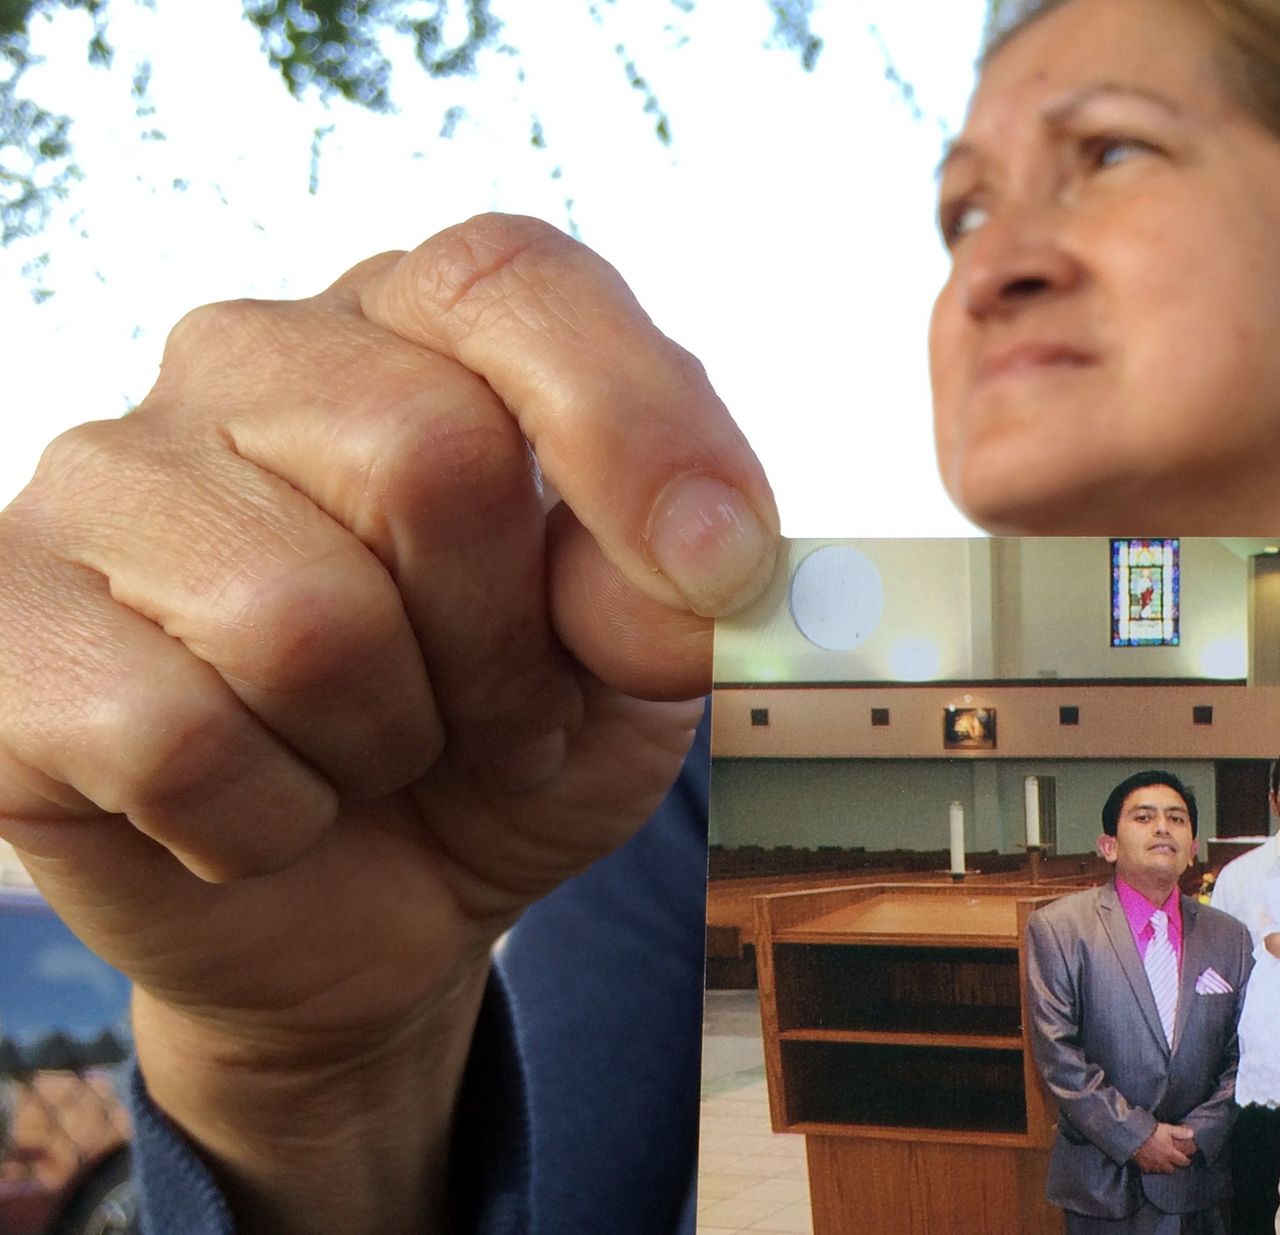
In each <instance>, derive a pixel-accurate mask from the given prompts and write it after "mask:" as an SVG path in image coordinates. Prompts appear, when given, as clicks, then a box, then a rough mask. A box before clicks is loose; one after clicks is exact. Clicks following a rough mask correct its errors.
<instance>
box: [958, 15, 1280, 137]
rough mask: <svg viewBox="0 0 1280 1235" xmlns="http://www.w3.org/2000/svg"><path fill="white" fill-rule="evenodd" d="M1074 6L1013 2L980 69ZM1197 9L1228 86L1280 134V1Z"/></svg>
mask: <svg viewBox="0 0 1280 1235" xmlns="http://www.w3.org/2000/svg"><path fill="white" fill-rule="evenodd" d="M1181 2H1182V3H1186V2H1187V0H1181ZM1070 3H1071V0H1013V3H1011V4H1007V5H1005V6H1004V11H1003V12H1002V15H1001V19H1000V20H998V21H997V22H995V23H994V25H993V26H992V28H991V29H989V30H988V31H987V39H986V44H985V46H984V47H983V49H982V55H981V57H980V59H979V61H978V66H979V68H980V69H985V68H986V67H987V65H988V64H990V63H991V60H992V59H993V58H994V56H995V55H996V53H997V52H999V51H1000V49H1001V48H1002V47H1004V46H1005V44H1006V43H1009V42H1011V41H1012V40H1013V39H1015V38H1016V37H1017V36H1018V35H1019V34H1021V33H1022V31H1023V30H1025V29H1026V28H1027V27H1028V26H1030V25H1032V24H1033V23H1035V22H1036V21H1038V20H1039V19H1040V18H1041V17H1045V16H1047V15H1048V14H1049V13H1052V12H1053V11H1054V10H1055V9H1060V8H1062V7H1063V5H1065V4H1070ZM1191 7H1192V8H1193V9H1194V10H1195V12H1197V13H1200V14H1201V15H1202V16H1203V17H1204V18H1205V20H1206V21H1207V22H1208V24H1209V26H1210V27H1211V29H1212V30H1213V31H1214V32H1215V33H1216V34H1217V35H1218V38H1219V40H1220V48H1219V54H1218V57H1217V58H1218V62H1219V63H1218V70H1219V74H1220V76H1221V79H1222V82H1223V84H1224V85H1225V86H1226V88H1227V89H1228V91H1229V92H1230V93H1231V94H1233V95H1234V96H1235V98H1236V100H1237V101H1238V102H1239V103H1241V104H1243V105H1244V106H1245V107H1246V108H1248V109H1249V111H1251V112H1252V113H1253V114H1254V116H1256V117H1257V119H1258V120H1260V121H1261V122H1262V123H1263V124H1264V125H1266V126H1267V128H1269V129H1271V130H1272V131H1273V132H1274V133H1277V134H1280V71H1278V69H1280V4H1278V3H1277V0H1195V3H1194V4H1193V5H1192V6H1191Z"/></svg>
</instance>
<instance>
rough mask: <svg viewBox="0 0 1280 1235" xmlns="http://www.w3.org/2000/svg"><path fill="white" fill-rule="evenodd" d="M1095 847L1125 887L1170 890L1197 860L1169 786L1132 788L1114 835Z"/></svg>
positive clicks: (1184, 815) (1184, 814)
mask: <svg viewBox="0 0 1280 1235" xmlns="http://www.w3.org/2000/svg"><path fill="white" fill-rule="evenodd" d="M1098 848H1099V849H1101V851H1102V856H1103V857H1104V858H1106V860H1107V861H1108V862H1112V863H1114V864H1115V868H1116V874H1117V875H1119V876H1120V877H1121V878H1122V879H1123V880H1124V881H1125V882H1126V883H1129V884H1132V885H1133V886H1134V887H1136V888H1138V889H1140V890H1141V889H1145V888H1146V887H1148V886H1152V885H1161V884H1163V885H1167V886H1168V887H1172V886H1173V884H1174V883H1175V882H1176V881H1177V879H1178V876H1179V875H1181V874H1182V872H1183V871H1184V870H1186V869H1187V867H1188V866H1190V865H1191V863H1192V861H1193V860H1194V858H1195V856H1196V842H1195V837H1194V836H1192V834H1191V815H1190V813H1189V812H1188V810H1187V804H1186V802H1184V801H1183V799H1182V795H1181V794H1180V793H1179V792H1178V791H1177V790H1176V789H1171V788H1170V787H1169V786H1168V785H1146V786H1143V787H1142V788H1139V789H1135V790H1134V791H1133V792H1132V793H1131V794H1130V795H1129V796H1128V797H1127V798H1125V800H1124V805H1123V806H1122V807H1121V808H1120V818H1119V819H1118V820H1117V822H1116V834H1115V836H1101V837H1099V838H1098Z"/></svg>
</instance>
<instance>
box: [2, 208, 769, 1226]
mask: <svg viewBox="0 0 1280 1235" xmlns="http://www.w3.org/2000/svg"><path fill="white" fill-rule="evenodd" d="M530 446H532V448H533V451H534V452H536V457H537V461H538V463H539V465H540V467H541V476H540V475H539V472H538V470H537V469H536V468H535V467H534V466H532V464H531V461H530ZM542 477H545V480H546V482H548V484H549V485H550V486H553V487H554V489H555V491H556V492H558V493H559V494H562V495H563V499H564V500H563V503H562V504H559V505H556V506H554V508H552V509H551V510H550V512H549V513H546V512H545V511H544V502H545V504H546V505H549V504H550V501H549V499H548V498H547V497H546V495H545V494H544V492H543V488H542ZM776 534H777V517H776V514H775V512H774V508H773V503H772V498H771V496H770V493H769V489H768V486H767V484H766V482H765V480H764V478H763V475H762V474H761V471H760V468H759V465H758V464H757V463H756V461H755V459H754V457H753V455H752V454H751V451H750V450H749V448H748V447H747V445H746V443H745V441H744V440H743V438H742V437H741V435H740V434H739V433H738V431H737V430H736V428H735V427H734V425H733V423H732V421H731V420H730V418H729V416H728V414H727V412H726V411H725V409H724V407H723V405H722V404H721V403H720V401H719V400H718V399H717V398H716V396H715V394H714V393H713V391H712V390H711V388H710V386H709V385H708V383H707V381H706V378H705V376H704V374H703V373H702V371H701V369H700V367H699V366H698V365H697V363H696V362H695V361H694V360H693V359H692V358H691V357H690V356H688V354H686V353H685V352H683V351H681V350H680V349H679V348H677V347H676V346H675V345H674V344H673V343H671V342H670V341H669V340H668V339H666V338H665V337H664V336H662V335H661V334H660V333H659V332H658V331H657V330H656V329H655V327H654V326H653V325H652V323H651V322H650V321H649V319H648V318H647V317H646V316H645V315H644V314H643V312H642V311H641V310H640V308H639V306H638V305H637V304H636V303H635V301H634V299H633V298H632V296H631V294H630V292H629V291H628V289H627V288H626V286H625V285H624V284H623V283H622V281H621V279H620V278H619V277H618V275H617V274H616V272H614V271H613V270H612V269H611V268H610V267H608V266H607V265H606V264H605V263H603V262H602V261H600V260H599V259H598V258H597V257H595V255H594V254H592V253H590V252H589V251H587V250H586V249H584V248H582V247H581V246H580V245H577V244H575V243H574V242H572V241H570V240H568V239H567V238H565V237H564V236H562V235H561V234H560V233H558V232H556V231H554V230H553V229H551V228H550V227H547V226H546V225H543V224H539V223H536V222H534V221H532V220H520V219H512V218H503V217H487V218H480V219H476V220H472V221H471V222H470V223H467V224H463V225H462V226H460V227H458V228H454V229H451V230H450V231H447V232H444V233H442V234H441V235H439V236H437V237H435V238H433V239H432V240H429V241H428V242H427V243H426V244H424V245H423V246H421V247H420V248H419V249H417V250H415V251H414V252H412V253H409V254H384V255H383V256H381V257H377V258H373V259H371V260H369V261H367V262H365V263H363V264H361V265H360V266H357V267H356V268H355V269H354V270H352V271H350V272H349V273H348V274H347V275H345V276H344V277H343V278H342V279H340V280H339V281H338V282H337V283H336V284H335V285H334V286H333V287H331V288H329V289H328V290H327V291H326V292H324V293H322V294H321V295H319V296H317V297H315V298H314V299H311V300H306V301H301V302H297V303H285V304H269V303H262V302H238V303H232V304H225V305H215V306H212V307H210V308H206V309H203V310H197V311H196V312H195V313H193V314H191V315H190V316H188V317H187V318H186V319H184V321H183V322H181V323H180V324H179V326H178V327H177V328H176V329H175V331H174V333H173V335H172V337H171V339H170V341H169V344H168V347H167V349H166V353H165V358H164V362H163V365H162V367H161V372H160V377H159V381H158V382H157V384H156V387H155V389H154V390H153V391H152V392H151V394H150V395H149V396H148V397H147V399H146V400H145V401H144V402H143V404H142V405H141V406H140V407H139V408H138V409H137V410H136V411H134V412H133V413H131V414H130V415H129V416H127V417H125V418H124V419H122V420H119V421H110V422H103V423H99V424H91V425H86V426H84V427H83V428H81V429H79V430H75V431H73V432H71V433H70V434H68V435H66V436H65V437H63V438H61V439H59V441H58V442H57V443H55V444H54V446H53V447H52V448H51V449H50V451H49V452H48V453H47V454H46V457H45V459H44V461H43V462H42V465H41V468H40V470H39V472H38V474H37V476H36V479H35V480H34V481H33V483H32V484H31V486H30V487H29V488H28V489H27V490H26V491H25V492H24V493H23V494H22V495H21V496H20V497H19V498H18V500H17V501H16V502H15V503H14V504H13V505H12V506H11V507H10V508H9V509H8V510H7V511H6V512H4V514H3V515H0V697H3V699H4V701H5V703H4V707H3V709H0V835H4V836H5V837H6V838H7V839H9V840H10V841H11V842H12V843H13V844H14V845H15V846H16V847H17V848H18V849H19V851H20V852H22V854H23V855H24V857H25V860H26V861H27V863H28V865H29V867H30V869H31V871H32V873H33V875H34V876H35V878H36V880H37V882H38V883H39V884H40V886H41V888H42V889H43V890H44V892H45V893H46V895H47V896H48V897H49V898H50V900H52V901H53V903H54V904H55V905H56V906H57V907H58V908H59V910H60V911H61V912H62V913H63V914H64V916H65V917H66V918H67V919H68V920H69V921H70V922H71V923H72V925H73V926H74V927H75V928H76V929H77V930H78V931H79V932H80V934H81V935H82V936H83V937H84V938H85V939H86V940H87V941H88V942H89V943H90V944H91V945H92V946H93V947H95V948H96V949H97V950H98V951H99V952H101V953H102V954H103V955H104V956H105V957H106V958H107V959H108V960H110V961H111V962H113V963H114V964H116V965H117V966H119V967H120V968H121V969H123V970H124V971H125V972H126V973H128V974H129V975H130V976H131V977H132V978H133V979H134V981H135V983H136V984H137V994H136V997H135V1032H136V1038H137V1046H138V1052H139V1058H140V1061H141V1063H142V1066H143V1069H144V1073H145V1075H146V1077H147V1081H148V1085H149V1087H150V1089H151V1091H152V1094H153V1096H154V1097H155V1098H156V1100H157V1101H158V1102H159V1103H160V1104H161V1105H162V1106H164V1107H165V1108H166V1109H167V1110H168V1111H169V1113H170V1114H171V1115H172V1116H173V1117H174V1118H175V1119H176V1120H177V1121H178V1122H179V1123H180V1124H181V1125H182V1126H184V1127H185V1128H186V1129H187V1130H188V1132H189V1133H190V1134H191V1135H192V1136H193V1137H194V1138H195V1139H196V1140H197V1141H198V1142H199V1143H201V1144H202V1145H203V1146H204V1147H205V1148H206V1149H207V1150H208V1152H209V1153H210V1154H211V1155H212V1156H213V1157H214V1159H215V1160H216V1161H217V1163H218V1165H219V1167H220V1169H221V1170H222V1171H223V1173H224V1174H225V1176H226V1177H227V1179H228V1181H229V1186H230V1187H231V1190H232V1193H233V1196H234V1197H235V1199H236V1202H237V1204H238V1205H239V1207H240V1209H241V1214H240V1217H241V1221H242V1224H243V1227H244V1230H245V1231H246V1232H247V1231H251V1230H252V1231H256V1230H258V1229H263V1230H272V1231H274V1232H277V1233H278V1235H284V1233H285V1232H293V1231H295V1230H296V1231H304V1230H305V1231H310V1230H313V1229H314V1230H325V1231H328V1230H333V1229H341V1230H344V1231H349V1232H357V1231H363V1230H366V1229H368V1230H386V1231H395V1230H398V1229H401V1228H402V1227H404V1228H405V1229H408V1228H409V1226H411V1225H412V1224H413V1223H418V1224H419V1225H420V1226H423V1227H425V1226H426V1225H428V1222H427V1221H425V1220H424V1218H425V1219H431V1218H432V1215H434V1214H435V1213H437V1212H438V1196H437V1195H436V1192H437V1191H438V1185H439V1180H440V1172H441V1171H442V1165H441V1164H442V1162H443V1155H444V1152H445V1150H446V1149H447V1137H448V1126H449V1119H450V1115H451V1103H452V1095H453V1093H454V1091H455V1090H456V1085H457V1080H458V1076H459V1074H460V1071H461V1068H462V1064H463V1062H464V1060H465V1057H466V1048H467V1043H468V1041H469V1037H470V1033H471V1028H472V1024H473V1021H474V1015H475V1009H476V1005H477V1002H478V999H479V993H480V991H481V989H482V987H483V983H484V977H485V972H486V968H487V963H488V952H489V948H490V945H491V943H492V942H493V940H494V939H495V938H496V937H497V935H498V934H499V933H500V932H501V931H502V930H503V929H505V927H506V926H507V925H509V924H510V923H511V922H512V921H513V920H514V919H515V918H516V917H517V916H518V915H519V914H520V912H521V910H522V909H523V908H524V907H525V906H526V905H528V904H529V902H530V901H532V900H533V899H535V898H536V897H538V896H540V895H542V894H543V893H545V892H547V891H548V890H549V889H551V888H553V887H554V886H555V885H556V884H558V883H559V882H560V881H562V880H563V879H565V878H567V877H568V876H570V875H572V874H574V873H576V872H577V871H579V870H581V869H582V868H583V867H584V866H586V865H587V864H589V863H590V862H591V861H593V860H594V859H595V858H597V857H599V856H600V855H602V854H604V853H606V852H608V851H609V850H610V849H612V848H614V847H615V846H617V845H619V844H621V843H622V842H623V841H624V840H626V839H627V838H628V837H629V836H630V835H631V834H632V833H633V832H634V831H635V830H636V829H637V828H638V827H639V826H640V825H641V824H642V823H643V822H644V821H645V820H646V819H647V818H648V816H649V814H650V813H651V811H652V810H653V809H654V807H655V806H656V805H657V804H658V802H659V801H660V800H661V798H662V796H663V794H664V793H665V791H666V789H667V788H668V786H669V785H670V784H671V781H672V779H673V778H674V776H675V774H676V772H677V771H678V769H679V767H680V764H681V761H682V759H683V757H684V754H685V753H686V751H687V748H688V745H689V742H690V740H691V736H692V731H693V728H694V726H695V724H696V722H697V719H698V717H699V715H700V711H701V705H700V703H699V702H697V701H696V700H695V701H694V702H692V703H689V702H684V703H679V702H661V701H662V700H681V699H688V698H689V697H690V696H697V695H699V694H701V693H702V692H703V691H705V690H706V688H707V686H708V684H709V683H708V677H709V667H710V623H709V621H708V620H707V616H709V615H714V614H718V613H723V612H726V611H728V610H730V609H732V608H734V607H735V606H737V605H740V604H742V603H745V602H746V601H748V600H750V599H752V598H753V597H754V596H755V594H756V593H757V592H758V591H759V590H760V589H762V588H763V586H764V585H765V583H766V582H767V580H768V577H769V575H770V573H771V569H772V561H773V554H774V550H775V542H776ZM655 701H657V702H655ZM424 1095H430V1096H431V1097H430V1100H428V1098H427V1097H426V1096H424ZM393 1108H394V1109H393ZM361 1141H363V1142H364V1145H363V1147H359V1143H360V1142H361ZM389 1141H392V1142H394V1144H393V1145H390V1146H389V1145H388V1142H389ZM335 1142H336V1144H335ZM338 1152H341V1153H365V1154H366V1156H367V1158H368V1159H369V1162H368V1175H369V1183H370V1189H369V1191H370V1192H371V1194H372V1195H371V1196H370V1197H369V1198H366V1199H367V1200H368V1204H369V1205H370V1206H372V1207H373V1208H371V1209H369V1211H368V1212H367V1213H366V1212H360V1213H356V1212H355V1210H354V1209H352V1210H350V1212H346V1213H345V1214H343V1213H339V1214H336V1215H335V1211H334V1209H333V1208H332V1205H333V1201H334V1190H333V1188H332V1187H331V1186H328V1184H329V1182H330V1180H331V1179H333V1178H341V1179H343V1180H344V1189H347V1190H348V1191H349V1192H350V1193H351V1195H352V1196H356V1195H357V1194H358V1193H359V1188H358V1187H357V1186H356V1185H357V1184H358V1181H359V1180H360V1178H362V1176H361V1175H360V1172H359V1171H358V1170H356V1169H355V1168H354V1167H352V1165H351V1164H350V1163H344V1164H343V1169H342V1171H341V1172H338V1173H331V1174H330V1176H329V1179H326V1180H325V1185H326V1186H324V1187H322V1188H320V1189H315V1188H314V1187H311V1185H313V1184H314V1182H315V1178H316V1177H318V1178H324V1173H325V1169H326V1164H327V1162H328V1159H327V1158H326V1155H328V1154H331V1153H338ZM389 1154H390V1155H392V1157H390V1158H389V1157H388V1155H389ZM394 1155H400V1156H401V1157H403V1159H404V1163H403V1166H402V1168H401V1176H403V1178H404V1179H406V1180H412V1181H413V1183H412V1184H410V1185H406V1186H408V1187H411V1188H413V1187H418V1186H419V1183H418V1181H420V1180H422V1179H427V1180H428V1184H427V1185H426V1187H427V1191H428V1193H429V1194H430V1195H426V1196H423V1195H417V1196H411V1197H409V1198H407V1199H406V1200H405V1201H404V1203H402V1204H400V1205H399V1207H398V1208H396V1203H395V1198H394V1197H393V1195H392V1194H393V1192H394V1188H393V1187H391V1186H390V1184H389V1182H388V1181H389V1180H391V1179H393V1178H395V1175H396V1172H395V1169H394V1162H395V1157H394ZM303 1160H305V1164H301V1165H300V1162H302V1161H303ZM424 1160H426V1161H427V1162H428V1163H429V1164H430V1163H434V1164H435V1166H434V1168H433V1169H434V1170H435V1175H434V1176H432V1173H431V1170H430V1169H428V1170H424V1169H423V1168H422V1162H423V1161H424ZM389 1163H391V1165H389ZM352 1181H355V1182H352ZM308 1188H311V1193H312V1195H313V1197H315V1196H318V1198H319V1200H318V1202H317V1201H316V1200H315V1199H312V1200H309V1199H308ZM345 1203H347V1198H346V1197H344V1204H345ZM358 1204H359V1201H358V1200H356V1201H351V1205H353V1206H356V1207H357V1208H358ZM379 1206H382V1208H381V1209H379V1208H378V1207H379ZM259 1224H260V1225H259Z"/></svg>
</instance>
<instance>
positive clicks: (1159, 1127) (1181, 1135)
mask: <svg viewBox="0 0 1280 1235" xmlns="http://www.w3.org/2000/svg"><path fill="white" fill-rule="evenodd" d="M1195 1152H1196V1138H1195V1133H1194V1132H1193V1131H1192V1129H1190V1128H1188V1127H1185V1126H1184V1125H1182V1124H1166V1123H1158V1124H1156V1128H1155V1131H1154V1132H1153V1133H1152V1134H1151V1135H1150V1136H1149V1137H1147V1139H1146V1140H1145V1141H1144V1142H1143V1143H1142V1145H1141V1147H1140V1148H1139V1149H1138V1150H1137V1152H1136V1153H1135V1154H1134V1155H1133V1161H1134V1162H1136V1163H1137V1165H1138V1169H1139V1170H1142V1171H1145V1172H1146V1173H1147V1174H1149V1175H1172V1174H1173V1173H1174V1171H1177V1170H1181V1169H1182V1168H1183V1167H1184V1166H1190V1165H1191V1158H1192V1155H1193V1154H1194V1153H1195Z"/></svg>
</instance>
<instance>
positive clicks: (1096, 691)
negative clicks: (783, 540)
mask: <svg viewBox="0 0 1280 1235" xmlns="http://www.w3.org/2000/svg"><path fill="white" fill-rule="evenodd" d="M1204 704H1207V705H1209V706H1211V707H1212V708H1213V724H1212V725H1196V724H1193V723H1192V708H1193V707H1195V706H1199V705H1204ZM949 706H959V707H984V708H991V707H993V708H995V709H996V742H997V745H996V749H995V750H993V751H976V750H975V751H963V752H948V751H946V750H944V749H943V746H942V715H943V709H944V708H946V707H949ZM1062 706H1075V707H1078V708H1079V709H1080V723H1079V724H1078V725H1074V726H1063V725H1060V724H1059V722H1058V709H1059V707H1062ZM873 707H876V708H879V707H887V708H889V710H890V724H889V725H888V726H887V727H883V728H880V727H874V726H872V724H871V709H872V708H873ZM753 708H767V709H768V712H769V724H768V726H767V727H756V726H753V725H752V724H751V711H752V709H753ZM1278 749H1280V686H1238V685H1225V684H1218V683H1208V684H1200V685H1194V686H1160V685H1154V684H1153V685H1150V686H1118V685H1117V686H1108V685H1093V686H1056V685H1051V684H1046V685H1043V686H1040V685H1023V686H1017V685H1009V684H1007V683H996V684H991V685H980V686H969V687H966V686H963V685H948V686H891V687H874V686H833V687H814V688H803V687H786V686H782V687H773V688H762V687H743V688H722V687H718V688H717V689H716V690H715V692H714V697H713V704H712V752H713V753H714V754H716V755H725V756H739V757H747V758H797V759H813V758H853V757H880V758H914V759H937V758H942V757H946V756H948V755H951V756H952V757H958V758H961V759H967V760H983V759H1008V758H1045V759H1115V758H1125V759H1128V758H1166V759H1174V758H1177V759H1271V758H1274V757H1275V753H1276V751H1277V750H1278Z"/></svg>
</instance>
